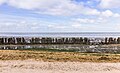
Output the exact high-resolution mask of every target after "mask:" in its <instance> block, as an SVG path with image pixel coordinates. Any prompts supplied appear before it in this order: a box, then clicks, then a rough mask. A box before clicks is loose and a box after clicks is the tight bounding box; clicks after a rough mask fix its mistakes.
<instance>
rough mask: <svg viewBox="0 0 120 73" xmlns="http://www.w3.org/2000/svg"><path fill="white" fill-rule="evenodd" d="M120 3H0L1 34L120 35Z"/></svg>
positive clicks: (54, 0) (109, 0)
mask: <svg viewBox="0 0 120 73" xmlns="http://www.w3.org/2000/svg"><path fill="white" fill-rule="evenodd" d="M119 31H120V0H0V32H119Z"/></svg>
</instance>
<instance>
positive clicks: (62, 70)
mask: <svg viewBox="0 0 120 73" xmlns="http://www.w3.org/2000/svg"><path fill="white" fill-rule="evenodd" d="M0 73H120V63H92V62H43V61H35V60H23V61H21V60H7V61H3V60H1V61H0Z"/></svg>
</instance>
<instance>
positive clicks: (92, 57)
mask: <svg viewBox="0 0 120 73" xmlns="http://www.w3.org/2000/svg"><path fill="white" fill-rule="evenodd" d="M27 59H33V60H38V61H47V62H48V61H49V62H53V61H55V62H67V61H71V62H76V61H77V62H120V54H105V53H104V54H103V53H79V52H74V51H73V50H70V51H67V50H53V49H41V50H38V49H30V50H0V60H27Z"/></svg>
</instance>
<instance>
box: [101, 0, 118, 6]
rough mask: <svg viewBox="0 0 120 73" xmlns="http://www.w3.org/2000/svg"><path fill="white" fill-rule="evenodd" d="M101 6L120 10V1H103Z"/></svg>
mask: <svg viewBox="0 0 120 73" xmlns="http://www.w3.org/2000/svg"><path fill="white" fill-rule="evenodd" d="M99 6H100V7H102V8H119V7H120V0H101V2H100V5H99Z"/></svg>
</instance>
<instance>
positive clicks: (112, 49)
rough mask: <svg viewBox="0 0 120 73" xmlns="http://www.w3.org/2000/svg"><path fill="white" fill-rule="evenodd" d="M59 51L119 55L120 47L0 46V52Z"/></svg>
mask: <svg viewBox="0 0 120 73" xmlns="http://www.w3.org/2000/svg"><path fill="white" fill-rule="evenodd" d="M31 48H33V49H34V48H38V49H59V50H61V49H62V50H63V49H65V50H74V51H76V52H94V53H119V52H120V46H102V45H101V46H100V45H11V46H10V45H1V46H0V49H1V50H17V49H19V50H22V49H31Z"/></svg>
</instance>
